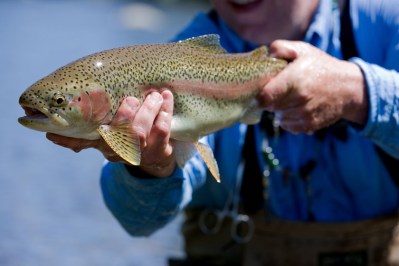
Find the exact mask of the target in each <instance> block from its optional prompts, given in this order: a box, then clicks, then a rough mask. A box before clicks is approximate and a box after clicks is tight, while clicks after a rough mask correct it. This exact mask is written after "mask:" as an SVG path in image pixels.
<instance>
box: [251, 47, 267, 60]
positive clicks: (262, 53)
mask: <svg viewBox="0 0 399 266" xmlns="http://www.w3.org/2000/svg"><path fill="white" fill-rule="evenodd" d="M251 54H252V56H254V57H266V56H269V49H267V47H266V46H264V45H262V46H259V47H258V48H256V49H255V50H253V51H252V52H251Z"/></svg>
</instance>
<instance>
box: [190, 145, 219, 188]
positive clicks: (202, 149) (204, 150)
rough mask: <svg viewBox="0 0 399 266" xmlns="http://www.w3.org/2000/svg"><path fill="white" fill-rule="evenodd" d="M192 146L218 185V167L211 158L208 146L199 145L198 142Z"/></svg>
mask: <svg viewBox="0 0 399 266" xmlns="http://www.w3.org/2000/svg"><path fill="white" fill-rule="evenodd" d="M194 145H195V147H196V148H197V150H198V152H199V154H200V155H201V157H202V159H203V160H204V162H205V164H206V166H207V167H208V169H209V171H210V172H211V174H212V175H213V177H214V178H215V180H216V182H218V183H220V173H219V167H218V164H217V162H216V160H215V157H214V156H213V151H212V149H211V148H210V147H209V146H208V145H206V144H203V143H200V142H196V143H194Z"/></svg>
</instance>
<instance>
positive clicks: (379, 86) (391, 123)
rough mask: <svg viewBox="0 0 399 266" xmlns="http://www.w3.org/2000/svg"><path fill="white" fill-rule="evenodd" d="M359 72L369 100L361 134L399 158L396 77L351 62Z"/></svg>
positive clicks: (398, 79) (360, 62)
mask: <svg viewBox="0 0 399 266" xmlns="http://www.w3.org/2000/svg"><path fill="white" fill-rule="evenodd" d="M351 61H353V62H354V63H356V64H357V65H359V67H360V68H361V69H362V71H363V74H364V77H365V80H366V86H367V89H368V95H369V96H368V97H369V104H370V109H369V118H368V122H367V124H366V126H365V128H364V129H363V130H361V131H360V133H361V134H363V135H364V136H366V137H368V138H370V139H371V140H372V141H373V142H374V143H376V144H377V145H379V146H380V147H381V148H382V149H384V150H385V151H386V152H387V153H389V154H390V155H391V156H393V157H395V158H399V130H398V128H399V101H398V99H399V73H398V72H396V71H395V70H388V69H385V68H382V67H380V66H378V65H374V64H369V63H366V62H365V61H363V60H361V59H359V58H354V59H352V60H351Z"/></svg>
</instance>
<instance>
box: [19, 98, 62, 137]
mask: <svg viewBox="0 0 399 266" xmlns="http://www.w3.org/2000/svg"><path fill="white" fill-rule="evenodd" d="M21 107H22V108H23V109H24V111H25V116H22V117H19V118H18V122H19V123H20V124H21V125H23V126H26V127H28V128H31V129H35V130H38V131H44V132H51V131H54V130H55V129H57V128H59V127H65V126H68V125H69V123H68V122H67V121H66V120H65V119H64V118H63V117H61V116H60V115H59V114H57V113H55V112H50V111H49V110H48V109H46V108H40V109H39V108H36V107H32V106H29V105H23V104H21Z"/></svg>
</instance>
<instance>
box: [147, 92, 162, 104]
mask: <svg viewBox="0 0 399 266" xmlns="http://www.w3.org/2000/svg"><path fill="white" fill-rule="evenodd" d="M148 98H149V99H150V100H151V101H153V102H154V103H161V102H162V100H163V98H162V96H161V94H159V93H158V92H152V93H151V94H150V95H148Z"/></svg>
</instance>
